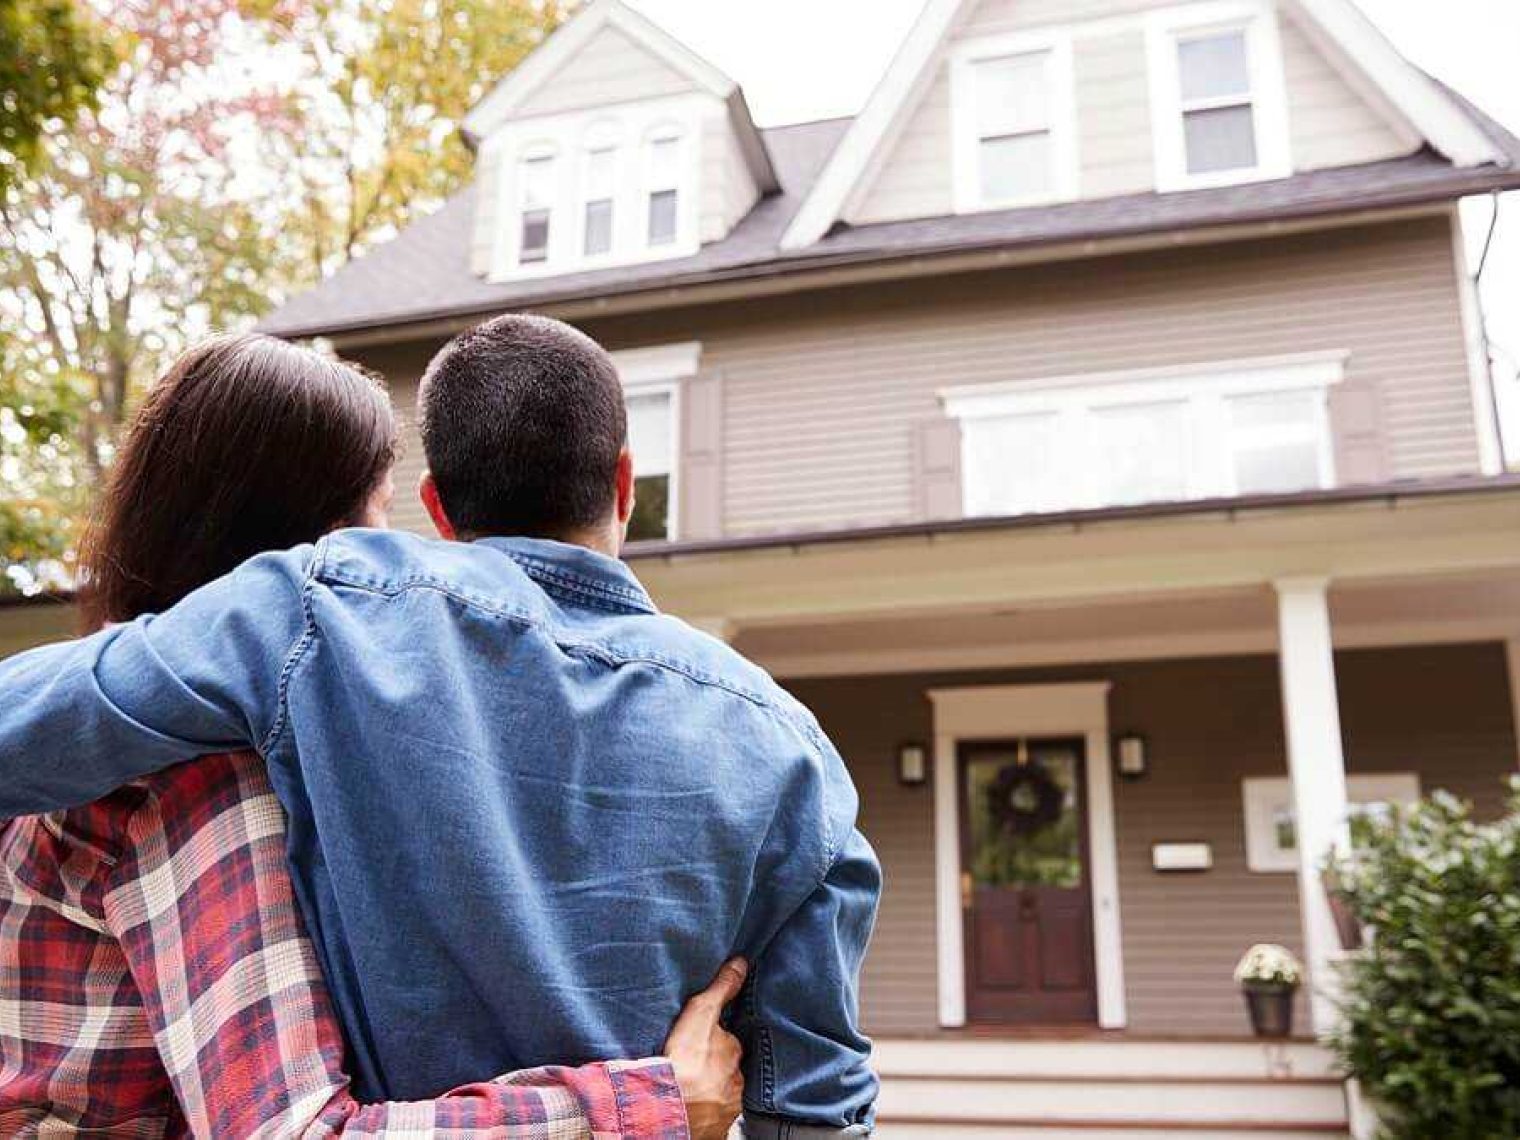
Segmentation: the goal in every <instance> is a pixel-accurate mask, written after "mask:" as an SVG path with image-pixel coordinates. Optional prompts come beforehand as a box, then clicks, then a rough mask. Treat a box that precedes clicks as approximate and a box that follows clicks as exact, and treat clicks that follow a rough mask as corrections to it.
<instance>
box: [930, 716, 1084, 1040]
mask: <svg viewBox="0 0 1520 1140" xmlns="http://www.w3.org/2000/svg"><path fill="white" fill-rule="evenodd" d="M1084 752H1085V749H1084V746H1083V741H1082V740H1081V739H1080V738H1079V739H1073V740H1064V739H1063V740H1014V741H1008V742H1005V743H977V744H963V745H962V746H961V748H960V758H959V760H960V762H959V769H960V778H959V784H960V809H961V810H960V817H961V859H962V863H961V870H962V874H961V910H962V916H963V920H964V923H965V943H966V1013H967V1016H968V1018H969V1020H971V1021H973V1022H1000V1023H1005V1024H1010V1023H1011V1024H1019V1025H1065V1024H1083V1023H1087V1024H1093V1023H1096V1021H1097V1016H1098V999H1097V987H1096V984H1095V982H1094V978H1093V942H1092V906H1091V901H1090V900H1091V896H1090V893H1089V884H1088V874H1087V818H1086V817H1087V808H1086V803H1085V801H1084V797H1083V794H1082V793H1083V788H1084V784H1083V764H1084Z"/></svg>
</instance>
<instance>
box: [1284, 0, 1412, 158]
mask: <svg viewBox="0 0 1520 1140" xmlns="http://www.w3.org/2000/svg"><path fill="white" fill-rule="evenodd" d="M1279 23H1280V24H1281V25H1282V46H1283V71H1284V73H1285V75H1286V77H1287V84H1288V129H1289V133H1290V136H1291V139H1292V148H1293V167H1294V169H1295V170H1320V169H1323V168H1325V167H1332V166H1351V165H1355V164H1356V163H1361V162H1377V161H1378V160H1380V159H1385V158H1394V157H1396V156H1398V155H1404V154H1411V153H1413V152H1414V151H1415V150H1416V149H1418V147H1419V140H1418V139H1417V138H1413V137H1408V138H1406V137H1404V136H1403V135H1401V133H1400V132H1399V131H1398V130H1396V129H1395V128H1394V127H1393V126H1392V125H1391V124H1390V123H1389V122H1388V120H1387V119H1385V118H1384V117H1383V116H1382V115H1381V114H1379V113H1378V112H1377V111H1376V110H1374V109H1373V107H1372V105H1371V104H1369V103H1368V102H1367V101H1366V100H1365V99H1363V98H1362V97H1361V96H1360V95H1359V94H1357V92H1356V91H1354V90H1353V89H1352V88H1351V86H1350V85H1349V84H1348V83H1347V82H1346V80H1345V79H1344V78H1343V77H1342V76H1341V74H1340V73H1339V72H1337V71H1336V70H1335V69H1334V68H1333V67H1331V65H1330V63H1329V61H1328V60H1327V59H1326V58H1325V57H1324V55H1323V54H1322V53H1321V52H1320V51H1319V49H1318V48H1316V47H1315V46H1314V44H1312V43H1311V42H1310V41H1309V37H1308V36H1307V35H1305V34H1304V32H1303V30H1302V29H1301V28H1300V27H1299V26H1298V25H1297V24H1296V23H1294V22H1293V21H1292V20H1280V21H1279Z"/></svg>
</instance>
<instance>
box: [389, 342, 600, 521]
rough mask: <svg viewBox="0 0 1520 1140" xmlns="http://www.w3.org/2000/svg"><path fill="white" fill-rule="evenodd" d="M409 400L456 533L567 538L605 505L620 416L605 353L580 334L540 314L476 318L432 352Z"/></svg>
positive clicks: (446, 511)
mask: <svg viewBox="0 0 1520 1140" xmlns="http://www.w3.org/2000/svg"><path fill="white" fill-rule="evenodd" d="M417 403H418V418H419V420H420V426H421V430H422V447H423V451H424V452H426V454H427V461H428V467H429V468H430V469H431V471H432V474H433V480H434V482H435V483H436V484H437V486H438V496H439V498H440V499H441V500H442V503H443V509H444V511H445V513H446V514H447V515H448V516H449V521H450V522H451V523H453V524H454V528H455V530H457V531H459V532H460V534H462V535H465V536H482V535H520V536H522V537H526V538H565V537H567V536H569V535H572V534H574V533H576V532H578V531H583V530H586V529H589V528H591V527H595V526H597V525H600V524H602V523H604V522H606V521H607V519H608V518H609V517H610V515H611V514H612V511H613V509H614V507H615V504H616V498H617V490H616V485H615V484H616V476H617V462H618V455H619V454H620V453H621V452H622V450H623V447H624V445H625V444H626V442H627V437H628V414H627V411H626V410H625V408H624V405H623V390H622V384H621V383H620V381H619V380H618V375H617V369H616V368H615V367H614V366H613V363H612V357H610V356H609V355H608V354H607V351H606V350H605V349H603V348H602V346H601V345H599V344H597V343H596V341H594V340H592V339H591V338H590V337H588V336H586V335H585V334H584V333H582V332H579V331H578V330H576V329H573V328H571V327H570V326H569V325H567V324H563V323H561V322H559V321H552V320H548V319H546V318H544V317H527V316H505V317H497V318H496V319H495V320H492V321H487V322H486V323H485V324H483V325H477V326H476V327H475V328H473V329H470V330H469V331H468V332H465V333H461V334H460V335H459V336H458V337H456V338H454V340H452V341H450V342H449V343H448V344H447V345H445V346H444V348H443V350H442V351H441V352H439V354H438V355H437V356H435V357H434V358H433V361H432V363H431V364H429V365H428V369H427V373H426V374H425V375H424V376H423V378H422V385H421V388H420V390H419V392H418V396H417Z"/></svg>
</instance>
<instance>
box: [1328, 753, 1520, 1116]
mask: <svg viewBox="0 0 1520 1140" xmlns="http://www.w3.org/2000/svg"><path fill="white" fill-rule="evenodd" d="M1510 807H1511V813H1510V816H1509V818H1507V819H1505V820H1503V821H1502V822H1499V823H1495V824H1487V825H1484V824H1478V823H1475V822H1473V819H1472V815H1471V810H1470V808H1469V807H1468V806H1467V805H1465V804H1463V803H1461V802H1460V801H1458V800H1456V799H1454V798H1453V797H1451V796H1449V795H1446V794H1444V793H1442V794H1437V795H1436V796H1435V797H1434V798H1433V799H1431V800H1430V801H1428V802H1426V803H1423V804H1421V805H1419V806H1418V807H1415V808H1413V809H1411V810H1408V811H1399V812H1394V813H1393V814H1392V815H1391V816H1390V817H1389V818H1388V819H1386V820H1384V821H1381V822H1373V823H1371V824H1370V825H1368V826H1367V827H1365V828H1363V829H1361V833H1360V834H1359V836H1358V838H1359V840H1361V843H1360V844H1359V846H1358V849H1357V854H1356V857H1355V858H1354V860H1352V861H1350V862H1347V863H1341V864H1338V865H1333V866H1332V867H1331V869H1330V876H1331V880H1332V882H1333V883H1334V884H1335V889H1336V890H1337V891H1338V893H1340V894H1342V895H1343V896H1344V897H1345V898H1346V899H1347V900H1348V901H1349V902H1350V903H1351V905H1352V907H1353V908H1354V909H1355V912H1356V914H1357V917H1358V918H1359V919H1360V920H1361V921H1362V922H1363V923H1365V924H1366V925H1367V926H1368V927H1369V928H1370V933H1371V938H1370V941H1369V944H1368V947H1367V949H1366V950H1365V951H1363V952H1362V953H1361V954H1359V955H1357V956H1355V957H1353V958H1352V959H1350V960H1349V961H1347V963H1346V964H1345V966H1344V968H1343V969H1344V972H1343V975H1342V981H1343V986H1344V992H1343V1003H1344V1007H1343V1013H1344V1018H1345V1020H1344V1023H1343V1027H1342V1029H1341V1031H1340V1032H1339V1033H1338V1034H1337V1036H1336V1038H1335V1040H1334V1044H1335V1047H1336V1049H1337V1051H1338V1052H1339V1054H1340V1056H1341V1060H1342V1063H1343V1065H1344V1066H1345V1067H1346V1069H1347V1070H1348V1072H1349V1073H1350V1074H1351V1075H1352V1076H1355V1077H1356V1078H1357V1079H1358V1080H1360V1081H1361V1083H1362V1086H1363V1089H1364V1090H1365V1092H1366V1093H1367V1094H1368V1096H1369V1097H1370V1098H1371V1099H1372V1100H1373V1102H1374V1103H1375V1104H1376V1105H1377V1106H1378V1110H1379V1113H1380V1115H1381V1116H1382V1117H1383V1121H1384V1128H1385V1135H1386V1136H1388V1137H1392V1138H1396V1140H1416V1138H1418V1140H1435V1138H1438V1137H1439V1138H1444V1137H1452V1138H1456V1137H1461V1138H1463V1140H1468V1138H1471V1140H1500V1138H1505V1140H1512V1138H1513V1137H1516V1136H1520V781H1517V782H1516V783H1515V784H1514V785H1513V794H1512V799H1511V804H1510Z"/></svg>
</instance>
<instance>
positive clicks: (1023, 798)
mask: <svg viewBox="0 0 1520 1140" xmlns="http://www.w3.org/2000/svg"><path fill="white" fill-rule="evenodd" d="M1065 808H1066V789H1065V788H1063V787H1061V785H1060V784H1058V783H1056V781H1055V780H1054V779H1053V778H1052V777H1051V775H1050V773H1049V771H1047V770H1046V769H1045V767H1044V765H1042V764H1025V765H1022V766H1021V765H1018V764H1009V765H1007V766H1006V767H1004V768H1003V770H1002V771H1001V772H999V773H998V774H997V779H996V780H994V781H993V782H992V784H991V786H989V787H988V789H987V811H988V813H989V814H990V815H991V817H992V821H993V822H994V823H995V824H997V826H998V827H999V828H1000V829H1001V830H1003V831H1006V832H1008V833H1010V834H1012V835H1037V834H1038V833H1039V832H1041V831H1044V830H1045V829H1046V828H1047V827H1049V826H1050V825H1051V824H1053V823H1056V822H1057V821H1058V820H1059V819H1060V818H1061V813H1062V812H1063V811H1064V810H1065Z"/></svg>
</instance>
